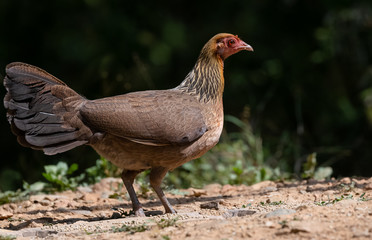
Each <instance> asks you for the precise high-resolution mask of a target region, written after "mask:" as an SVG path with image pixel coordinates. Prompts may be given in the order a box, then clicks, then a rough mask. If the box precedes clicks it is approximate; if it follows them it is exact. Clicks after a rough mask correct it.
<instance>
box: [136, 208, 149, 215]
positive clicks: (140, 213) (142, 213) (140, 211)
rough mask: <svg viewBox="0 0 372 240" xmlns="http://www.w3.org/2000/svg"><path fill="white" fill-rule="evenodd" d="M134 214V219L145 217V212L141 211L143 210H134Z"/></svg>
mask: <svg viewBox="0 0 372 240" xmlns="http://www.w3.org/2000/svg"><path fill="white" fill-rule="evenodd" d="M134 214H135V215H136V217H146V215H145V212H144V211H143V208H139V209H137V210H134Z"/></svg>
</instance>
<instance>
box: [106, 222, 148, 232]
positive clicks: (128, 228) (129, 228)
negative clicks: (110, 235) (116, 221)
mask: <svg viewBox="0 0 372 240" xmlns="http://www.w3.org/2000/svg"><path fill="white" fill-rule="evenodd" d="M148 229H149V226H147V225H146V224H141V225H135V224H133V225H126V224H123V225H122V226H121V227H112V231H113V232H114V233H116V232H128V233H130V234H135V233H136V232H144V231H146V230H148Z"/></svg>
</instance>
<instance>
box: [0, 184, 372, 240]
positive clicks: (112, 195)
mask: <svg viewBox="0 0 372 240" xmlns="http://www.w3.org/2000/svg"><path fill="white" fill-rule="evenodd" d="M121 196H122V197H121ZM167 197H168V199H169V200H170V202H171V204H172V205H173V206H174V208H175V209H176V211H177V214H166V215H163V214H162V211H163V207H162V206H161V204H160V203H159V201H158V199H157V198H155V196H154V195H153V193H152V192H151V191H150V192H149V193H147V194H143V195H142V196H140V201H141V202H142V203H143V205H144V208H145V211H146V214H147V215H148V216H147V217H143V218H140V217H134V216H126V215H127V213H129V210H130V209H131V205H130V202H129V201H128V197H127V195H126V192H125V190H123V188H122V184H121V180H120V179H113V178H107V179H104V180H102V181H101V182H100V183H97V184H95V185H93V186H90V187H81V188H79V189H78V190H77V191H75V192H72V191H66V192H62V193H57V194H53V195H35V196H31V198H30V200H27V201H23V202H19V203H11V204H5V205H2V206H0V219H1V220H0V239H7V238H5V237H6V236H14V237H16V238H17V239H30V238H31V239H38V238H45V239H57V238H58V239H111V240H113V239H141V240H143V239H164V240H168V239H372V178H369V179H360V178H343V179H340V180H330V181H314V180H308V181H301V182H270V181H266V182H262V183H258V184H255V185H253V186H245V185H241V186H230V185H225V186H221V185H218V184H212V185H208V186H206V187H205V188H204V189H184V190H177V191H171V192H167ZM8 239H12V238H10V237H9V238H8Z"/></svg>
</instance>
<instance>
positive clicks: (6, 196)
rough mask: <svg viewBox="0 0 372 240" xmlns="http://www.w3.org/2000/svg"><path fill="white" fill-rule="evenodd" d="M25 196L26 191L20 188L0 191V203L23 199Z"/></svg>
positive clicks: (26, 194)
mask: <svg viewBox="0 0 372 240" xmlns="http://www.w3.org/2000/svg"><path fill="white" fill-rule="evenodd" d="M27 196H28V192H27V191H21V190H17V191H5V192H0V205H2V204H5V203H10V202H17V201H21V200H24V199H27Z"/></svg>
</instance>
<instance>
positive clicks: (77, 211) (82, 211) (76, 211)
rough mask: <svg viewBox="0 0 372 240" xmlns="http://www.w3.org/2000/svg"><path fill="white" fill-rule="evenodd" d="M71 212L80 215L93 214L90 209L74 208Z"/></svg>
mask: <svg viewBox="0 0 372 240" xmlns="http://www.w3.org/2000/svg"><path fill="white" fill-rule="evenodd" d="M71 212H72V213H74V214H80V215H84V216H92V215H93V213H92V212H91V211H88V210H72V211H71Z"/></svg>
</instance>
